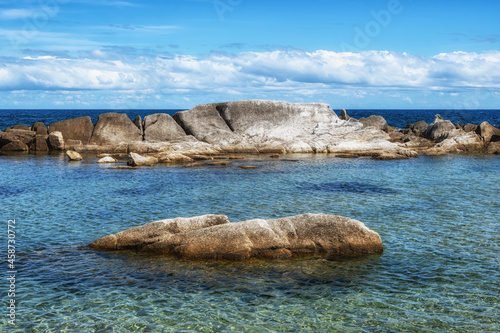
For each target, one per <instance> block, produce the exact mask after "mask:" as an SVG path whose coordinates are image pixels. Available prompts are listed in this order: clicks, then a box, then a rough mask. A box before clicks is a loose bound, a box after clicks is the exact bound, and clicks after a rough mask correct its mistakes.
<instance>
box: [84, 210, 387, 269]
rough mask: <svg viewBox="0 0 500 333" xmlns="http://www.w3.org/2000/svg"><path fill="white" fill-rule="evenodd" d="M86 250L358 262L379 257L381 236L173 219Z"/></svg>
mask: <svg viewBox="0 0 500 333" xmlns="http://www.w3.org/2000/svg"><path fill="white" fill-rule="evenodd" d="M89 246H90V247H91V248H94V249H101V250H134V251H139V252H150V253H155V254H160V255H167V256H175V257H178V258H182V259H215V260H217V259H223V260H247V259H250V258H252V257H257V258H269V259H272V258H291V257H293V256H297V255H305V254H329V255H336V256H359V255H367V254H376V253H382V251H383V246H382V240H381V239H380V236H379V235H378V234H377V233H376V232H374V231H372V230H370V229H368V228H367V227H366V226H365V225H364V224H363V223H361V222H359V221H356V220H353V219H350V218H347V217H343V216H337V215H325V214H303V215H297V216H292V217H284V218H279V219H274V220H263V219H255V220H248V221H243V222H238V223H230V222H229V219H228V218H227V217H226V216H224V215H203V216H197V217H192V218H175V219H168V220H162V221H156V222H151V223H147V224H145V225H143V226H139V227H135V228H132V229H128V230H125V231H122V232H119V233H117V234H114V235H109V236H106V237H103V238H100V239H98V240H96V241H95V242H93V243H92V244H90V245H89Z"/></svg>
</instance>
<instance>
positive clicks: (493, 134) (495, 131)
mask: <svg viewBox="0 0 500 333" xmlns="http://www.w3.org/2000/svg"><path fill="white" fill-rule="evenodd" d="M476 133H477V134H478V135H479V136H481V137H482V138H483V141H484V142H485V143H486V144H488V143H490V142H497V141H500V129H499V128H496V127H494V126H491V125H490V123H488V122H487V121H483V122H482V123H481V124H479V126H478V127H477V129H476Z"/></svg>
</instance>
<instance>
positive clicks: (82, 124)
mask: <svg viewBox="0 0 500 333" xmlns="http://www.w3.org/2000/svg"><path fill="white" fill-rule="evenodd" d="M93 131H94V125H93V124H92V120H91V119H90V117H80V118H74V119H67V120H62V121H58V122H55V123H53V124H51V125H50V126H49V134H50V133H53V132H60V133H61V134H62V136H63V138H64V140H65V141H68V140H79V141H81V143H82V144H84V145H86V144H87V143H89V141H90V137H91V136H92V132H93Z"/></svg>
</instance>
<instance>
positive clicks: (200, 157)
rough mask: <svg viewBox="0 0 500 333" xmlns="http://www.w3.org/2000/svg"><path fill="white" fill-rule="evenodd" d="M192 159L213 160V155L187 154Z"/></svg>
mask: <svg viewBox="0 0 500 333" xmlns="http://www.w3.org/2000/svg"><path fill="white" fill-rule="evenodd" d="M189 157H191V159H193V161H207V160H213V159H214V157H212V156H207V155H189Z"/></svg>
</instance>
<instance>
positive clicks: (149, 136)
mask: <svg viewBox="0 0 500 333" xmlns="http://www.w3.org/2000/svg"><path fill="white" fill-rule="evenodd" d="M185 135H186V132H184V130H183V129H182V127H181V126H179V124H178V123H177V122H176V121H175V120H174V119H173V118H172V117H171V116H170V115H168V114H166V113H156V114H153V115H150V116H146V117H145V118H144V140H145V141H172V140H176V139H179V138H181V137H183V136H185Z"/></svg>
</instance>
